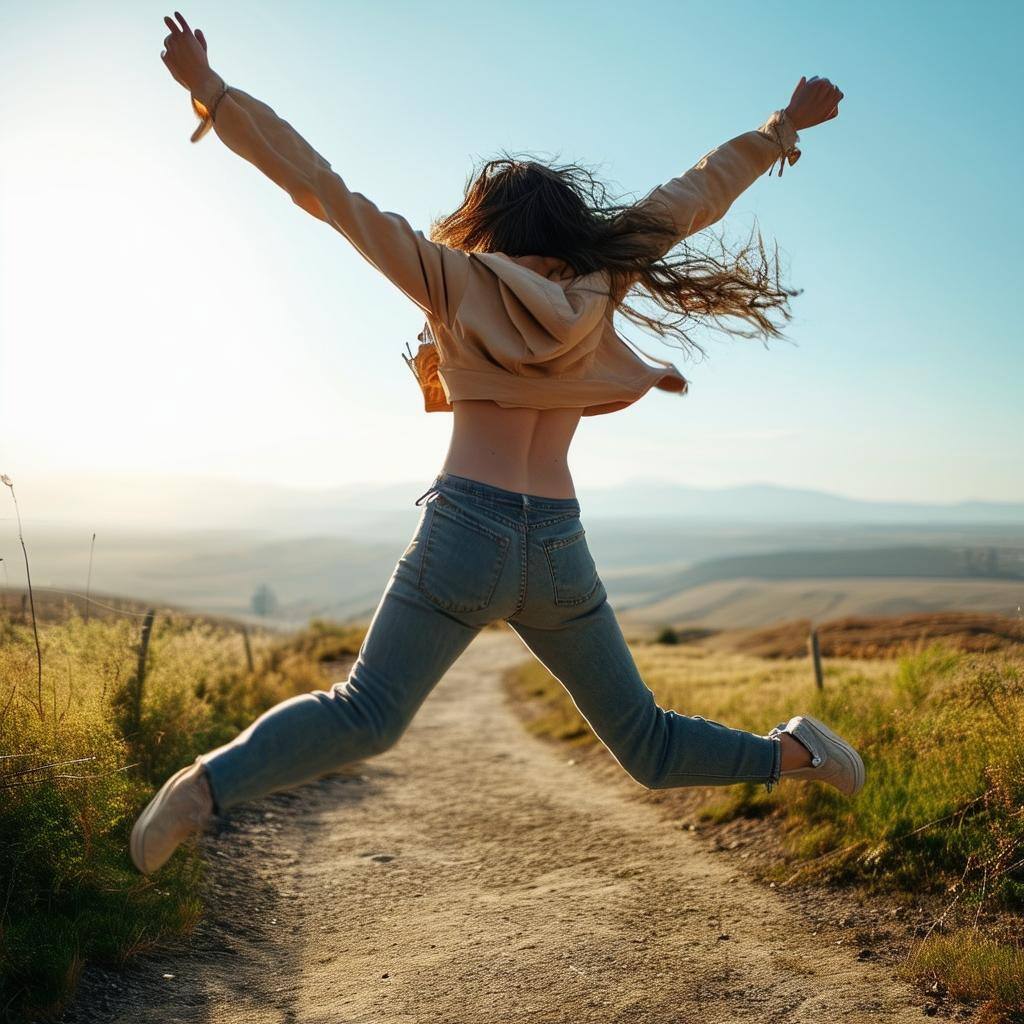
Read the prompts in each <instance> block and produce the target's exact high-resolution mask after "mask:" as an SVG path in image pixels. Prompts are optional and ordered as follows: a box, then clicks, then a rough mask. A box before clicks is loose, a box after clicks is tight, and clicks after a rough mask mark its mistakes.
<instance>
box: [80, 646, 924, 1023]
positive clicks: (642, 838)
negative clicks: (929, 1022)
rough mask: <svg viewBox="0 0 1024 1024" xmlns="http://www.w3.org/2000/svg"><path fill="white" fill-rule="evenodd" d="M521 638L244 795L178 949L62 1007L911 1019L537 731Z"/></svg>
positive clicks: (447, 1015)
mask: <svg viewBox="0 0 1024 1024" xmlns="http://www.w3.org/2000/svg"><path fill="white" fill-rule="evenodd" d="M524 656H526V651H525V648H523V646H522V645H521V644H520V642H519V641H518V640H517V639H516V638H515V637H514V636H511V635H510V634H507V633H502V632H496V633H491V632H485V633H484V634H482V635H481V636H480V637H479V638H478V639H477V640H476V641H475V642H474V643H473V645H472V646H471V647H470V649H469V650H468V651H467V652H466V653H465V655H463V657H462V658H461V659H460V660H459V662H458V663H457V664H456V665H455V667H454V668H453V669H452V671H451V672H450V673H449V674H448V676H447V677H446V678H445V679H444V681H443V682H442V683H441V685H440V686H439V687H438V689H437V691H436V692H435V693H434V694H433V695H432V696H431V697H430V699H429V700H428V701H427V703H426V704H425V706H424V708H423V709H422V711H421V713H420V715H419V717H418V718H417V719H416V721H415V722H414V723H413V725H412V727H411V728H410V730H409V732H408V733H407V734H406V735H405V736H404V737H403V739H402V741H401V742H400V743H399V744H398V746H397V747H395V748H394V749H393V750H392V751H390V752H389V753H387V754H385V755H384V756H382V757H380V758H377V759H376V760H374V761H372V762H369V763H367V764H364V765H362V766H360V767H359V769H358V771H359V774H358V775H352V776H350V777H337V778H333V779H329V780H325V781H324V782H321V783H319V784H317V785H313V786H307V787H304V788H303V789H301V790H298V791H296V792H294V793H290V794H284V795H278V796H274V797H271V798H268V799H267V800H264V801H261V802H260V803H259V804H257V805H255V806H254V807H252V808H250V809H247V810H245V811H244V812H242V813H241V814H238V815H235V816H234V817H233V818H232V819H231V820H230V821H229V822H227V823H226V824H224V825H223V826H222V827H221V829H220V830H219V832H218V834H216V835H213V836H211V837H210V838H209V839H208V840H205V841H204V842H205V847H206V851H207V853H208V855H209V857H210V860H211V862H212V864H213V870H212V872H211V874H212V892H211V906H210V909H209V912H208V914H207V917H206V918H205V920H204V923H203V925H202V926H201V927H200V930H199V932H198V934H197V935H196V936H194V937H193V939H192V940H191V942H190V943H189V946H188V948H187V949H183V950H181V951H179V952H169V953H167V954H165V955H162V956H160V957H154V958H148V959H147V960H145V961H143V962H141V963H140V964H139V965H138V966H136V967H134V968H133V969H132V970H131V971H130V972H128V974H126V975H104V974H92V975H90V976H89V977H88V978H87V979H86V983H85V985H84V986H83V994H82V999H81V1001H80V1004H79V1007H80V1008H79V1009H77V1010H76V1011H75V1012H74V1013H73V1014H70V1015H68V1017H67V1020H68V1022H75V1024H85V1022H92V1021H99V1020H103V1021H110V1022H124V1024H127V1022H129V1021H130V1022H132V1024H136V1022H157V1021H159V1022H161V1024H171V1022H177V1021H182V1022H184V1021H188V1022H199V1021H202V1022H211V1024H212V1022H216V1024H230V1022H242V1021H244V1022H246V1024H263V1022H275V1024H277V1022H290V1021H295V1022H301V1024H392V1022H394V1024H398V1022H401V1024H405V1022H408V1024H433V1022H443V1024H478V1022H479V1024H484V1022H486V1024H512V1022H519V1021H538V1022H565V1024H590V1022H595V1024H596V1022H602V1024H606V1022H617V1024H618V1022H621V1024H648V1022H649V1024H655V1022H657V1024H674V1022H686V1024H694V1022H698V1024H714V1022H719V1021H721V1022H726V1021H729V1022H732V1021H772V1022H776V1021H778V1022H790V1021H797V1022H802V1021H807V1022H811V1021H813V1022H815V1024H821V1022H830V1021H842V1022H844V1024H854V1022H859V1021H911V1020H913V1021H918V1020H920V1019H921V1017H922V1011H921V1007H920V1005H917V1006H914V1005H913V995H912V993H911V992H910V990H909V989H908V988H906V987H905V986H903V985H901V984H899V983H897V982H896V981H894V980H893V979H892V977H891V971H890V969H888V968H886V967H884V966H882V965H880V964H872V963H870V962H861V961H858V959H857V957H856V950H855V949H851V948H848V947H846V946H843V947H836V946H835V945H834V944H826V940H824V939H822V938H821V937H819V936H816V935H814V934H811V933H810V931H809V926H807V925H804V924H802V922H801V921H800V920H799V919H797V918H796V917H794V915H793V914H792V912H791V911H789V910H787V909H786V908H785V907H784V906H783V904H782V901H781V900H780V899H779V898H778V897H776V896H775V895H774V894H773V893H772V892H771V891H770V890H766V889H765V888H764V887H763V886H760V885H757V884H755V883H752V882H748V881H746V880H745V879H743V878H742V877H736V871H735V866H734V865H732V866H731V865H729V864H727V863H723V862H722V861H721V859H720V858H719V859H716V858H715V857H713V856H712V855H710V854H708V853H707V852H706V851H704V850H703V849H702V848H701V846H700V844H699V841H698V840H695V839H694V838H693V837H692V836H690V835H688V834H687V833H685V832H682V831H680V830H679V829H678V828H674V827H673V826H672V824H671V823H670V822H668V821H666V820H665V819H664V817H663V816H661V815H659V813H658V811H657V810H656V808H653V807H651V806H648V805H646V804H644V803H643V802H640V801H635V800H631V799H629V793H628V786H632V785H634V784H633V783H630V782H628V780H627V781H626V782H625V783H624V784H623V785H621V786H619V785H611V784H608V783H605V782H602V781H600V780H595V778H594V777H593V776H592V775H590V774H589V773H584V772H582V771H581V770H580V769H579V768H575V767H573V766H572V765H570V764H569V763H567V761H566V760H565V759H564V758H560V757H559V755H558V752H557V750H555V749H554V748H552V747H550V746H549V745H547V744H544V743H542V742H540V741H539V740H535V739H533V738H532V737H529V736H527V735H526V734H525V733H524V731H523V729H522V727H521V725H520V724H519V723H518V721H517V720H516V718H515V717H514V715H513V713H512V711H511V709H510V708H508V707H507V706H506V704H505V701H504V699H503V693H502V688H501V684H500V671H501V670H502V669H503V668H505V667H506V666H508V665H510V664H512V663H514V662H516V661H519V660H521V659H522V658H523V657H524ZM165 974H170V975H173V977H171V978H165V977H164V975H165Z"/></svg>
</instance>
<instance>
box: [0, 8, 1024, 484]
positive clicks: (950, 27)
mask: <svg viewBox="0 0 1024 1024" xmlns="http://www.w3.org/2000/svg"><path fill="white" fill-rule="evenodd" d="M172 10H173V8H171V7H164V6H159V5H156V4H151V3H148V2H142V3H138V2H133V3H121V4H104V3H93V4H88V5H85V4H59V3H40V4H31V5H21V6H20V7H18V8H14V7H13V6H11V5H8V6H7V9H6V12H5V19H4V21H5V27H6V31H5V33H4V40H3V42H2V43H0V47H2V51H3V52H2V58H3V59H2V61H0V85H2V87H3V88H2V95H0V123H2V124H3V147H2V148H3V152H4V158H3V160H2V161H0V189H2V193H0V216H2V219H0V225H2V242H0V271H2V274H0V463H2V465H0V471H4V472H9V473H11V474H12V475H18V476H19V477H25V476H32V475H37V474H38V475H46V474H51V475H52V474H60V473H65V472H68V471H70V470H76V471H83V470H84V471H86V472H97V473H99V472H106V471H118V472H124V471H127V472H138V471H146V472H161V473H163V472H167V473H187V474H190V475H191V474H199V475H213V476H231V477H240V478H244V479H250V480H273V481H275V482H279V483H290V484H296V485H303V486H315V487H319V486H323V487H329V486H333V485H337V484H340V483H347V482H351V481H355V480H393V479H401V480H407V479H423V480H426V481H429V479H431V478H432V476H433V474H434V473H435V472H436V471H437V469H439V468H440V465H441V462H442V460H443V457H444V453H445V450H446V447H447V440H448V431H449V428H450V417H448V416H445V415H436V414H434V415H427V414H425V413H423V412H422V408H421V405H420V396H419V392H418V389H417V388H416V384H415V381H414V380H413V378H412V376H411V374H410V373H409V370H408V369H407V368H406V366H405V365H404V364H403V362H402V361H401V359H400V357H399V353H400V351H401V350H402V348H403V346H404V344H405V342H406V341H409V342H410V343H411V344H414V343H415V335H416V333H417V331H418V330H419V329H420V327H421V325H422V317H421V315H420V313H419V311H418V310H417V309H416V308H415V307H414V306H413V305H412V304H411V303H410V302H409V300H407V299H406V298H404V296H402V295H401V294H400V293H399V292H398V291H397V290H395V289H394V288H393V287H392V286H391V285H390V284H389V283H388V282H387V281H386V280H385V279H384V278H383V277H381V276H380V275H378V274H377V272H376V271H374V270H373V268H371V267H370V266H369V265H367V264H366V263H365V262H364V261H363V260H362V258H361V257H360V256H359V255H358V254H357V253H355V251H354V250H352V249H351V248H350V247H349V246H348V243H347V242H346V241H345V240H344V239H343V238H342V237H341V236H340V235H338V234H337V233H336V232H334V231H333V230H332V229H331V228H329V227H327V226H326V225H324V224H322V223H319V222H317V221H315V220H314V219H313V218H311V217H309V216H308V215H307V214H305V213H303V211H301V210H299V209H298V207H296V206H294V205H293V204H292V203H291V201H290V200H289V198H288V197H287V195H285V193H283V192H282V191H280V190H279V189H278V188H277V187H276V186H275V185H273V184H272V183H271V182H270V181H268V180H267V179H265V178H263V177H262V176H261V175H260V174H259V172H258V171H256V170H255V168H253V167H251V166H250V165H248V164H246V163H245V162H244V161H242V160H241V159H239V158H238V157H237V156H235V155H234V154H232V153H231V152H230V151H228V150H227V149H226V147H224V146H223V144H221V143H220V142H219V140H218V139H217V138H216V137H215V136H214V135H213V134H212V133H211V134H210V135H208V136H207V137H206V138H205V139H204V140H202V141H201V142H200V143H199V144H197V145H192V144H191V143H189V141H188V137H189V134H190V133H191V131H192V129H193V127H194V126H195V118H194V116H193V114H192V112H191V108H190V106H189V102H188V96H187V93H185V91H184V90H182V89H181V88H180V87H179V86H178V85H177V84H176V83H175V82H174V81H173V80H172V79H171V78H170V76H169V75H168V73H167V71H166V69H165V67H164V65H163V64H162V62H161V61H160V58H159V53H160V50H161V48H162V40H163V36H164V35H165V34H166V29H165V27H164V26H163V23H162V16H163V14H165V13H171V11H172ZM1022 12H1024V7H1022V5H1020V4H1016V3H1003V4H971V5H967V4H962V3H958V4H953V3H903V4H898V5H893V4H883V3H875V4H866V3H856V4H854V3H848V4H838V3H830V4H827V5H822V4H820V3H817V4H812V3H803V2H800V3H785V4H780V3H765V2H756V3H753V2H751V3H747V2H743V3H739V2H736V3H720V4H708V3H706V2H705V3H699V4H697V3H685V2H677V3H645V4H640V5H628V4H621V3H608V2H596V3H578V4H574V3H564V2H560V3H540V2H526V3H518V4H514V5H496V4H495V5H492V4H481V3H479V2H462V0H458V2H450V3H444V4H426V3H393V2H387V0H379V2H374V3H372V4H371V3H360V4H356V3H330V4H328V3H311V2H306V3H288V4H267V3H257V2H252V0H247V2H245V3H234V2H233V3H217V4H204V3H198V4H194V5H193V6H190V7H186V8H185V9H184V10H183V13H184V14H185V16H186V17H187V18H188V19H189V21H190V22H191V24H192V25H193V26H194V27H195V26H198V27H201V28H203V30H204V32H205V33H206V36H207V38H208V40H209V43H210V52H211V61H212V63H213V65H214V67H215V68H216V69H217V70H218V71H219V72H220V73H221V74H222V75H223V76H224V77H225V79H226V80H227V81H229V82H230V83H232V84H235V85H238V86H239V87H241V88H243V89H245V90H246V91H247V92H250V93H252V94H253V95H255V96H257V97H259V98H260V99H262V100H264V101H265V102H267V103H269V104H270V105H271V106H272V107H274V109H275V110H276V111H277V112H278V113H279V114H280V115H281V116H282V117H284V118H286V119H287V120H289V121H290V122H291V123H292V124H293V125H294V126H295V127H296V128H297V129H298V130H299V131H300V132H301V133H302V134H303V135H305V136H306V138H307V139H309V141H310V142H311V143H312V144H313V145H314V146H315V147H316V148H317V149H318V150H319V151H320V152H321V153H323V154H324V156H326V157H327V158H328V159H329V160H330V161H331V163H332V165H333V166H334V168H335V169H336V170H337V171H338V172H339V173H341V174H342V175H343V176H344V177H345V179H346V181H347V182H348V183H349V185H350V186H351V187H352V188H354V189H357V190H359V191H362V192H364V193H365V194H367V195H368V196H370V197H371V198H372V199H374V200H375V201H376V202H377V203H378V205H380V206H381V207H383V208H385V209H392V210H398V211H400V212H401V213H403V214H404V215H405V216H407V217H408V218H409V220H410V221H411V222H412V223H413V224H414V225H415V226H419V227H423V228H426V227H427V225H428V223H429V221H430V219H431V218H432V217H434V216H436V215H437V214H439V213H442V212H446V211H448V210H450V209H451V208H453V207H454V206H455V205H457V203H458V201H459V199H460V197H461V194H462V187H463V184H464V182H465V179H466V176H467V174H468V173H469V172H470V171H471V169H472V167H473V165H474V163H476V162H479V161H480V160H482V159H484V158H486V157H488V156H490V155H493V154H494V153H496V152H497V151H498V150H499V149H502V148H505V149H511V150H530V151H533V152H535V153H540V154H542V155H548V156H557V157H558V158H560V159H572V160H580V161H583V162H585V163H588V164H590V165H596V167H597V170H598V171H599V172H600V173H601V174H602V175H603V176H604V177H605V179H606V180H608V181H609V183H610V184H611V185H612V186H613V188H614V189H616V190H618V191H620V192H623V193H627V194H630V195H632V196H634V197H639V196H641V195H643V194H644V193H646V192H647V191H648V190H649V189H650V188H651V187H652V186H653V185H655V184H657V183H658V182H660V181H664V180H666V179H668V178H670V177H672V176H673V175H675V174H678V173H681V172H682V171H684V170H685V169H686V168H688V167H689V166H691V165H692V164H693V163H695V162H696V161H697V160H698V159H699V158H700V156H701V155H702V154H703V153H705V152H706V151H707V150H709V149H710V148H712V147H713V146H715V145H717V144H719V143H720V142H723V141H725V140H726V139H728V138H731V137H732V136H734V135H736V134H739V133H740V132H743V131H746V130H749V129H751V128H754V127H756V126H757V125H758V124H759V123H760V122H761V121H762V120H763V119H764V118H765V117H766V116H767V115H768V114H769V113H770V112H771V111H772V110H773V109H775V108H777V107H780V106H785V104H786V103H787V102H788V100H789V96H790V94H791V92H792V89H793V86H794V84H795V82H796V81H797V80H798V79H799V77H800V75H801V74H806V75H807V76H811V75H814V74H819V75H825V76H828V77H829V78H831V79H832V80H833V81H834V82H836V83H837V84H838V85H839V87H840V88H841V89H842V90H843V91H844V93H845V94H846V98H845V99H844V100H843V103H842V106H841V114H840V117H839V118H838V119H836V120H834V121H831V122H829V123H827V124H825V125H823V126H820V127H818V128H815V129H810V130H808V131H806V132H805V133H803V135H802V137H801V147H802V149H803V157H802V159H801V160H800V162H799V163H798V164H796V165H795V166H793V167H788V168H787V169H786V172H785V174H784V175H783V177H782V178H781V179H779V178H774V177H773V178H768V177H767V176H766V177H764V178H762V179H760V180H759V181H757V182H756V183H755V184H754V185H753V187H752V188H751V189H750V190H749V191H748V192H747V193H746V194H744V195H743V196H742V197H741V198H740V199H739V200H738V201H737V203H736V204H735V205H734V207H733V208H732V210H731V211H730V213H729V214H728V216H727V218H726V220H725V222H724V226H725V227H726V229H727V231H728V232H729V235H730V236H731V237H740V236H742V235H744V234H745V233H746V232H747V231H748V230H749V228H750V226H751V224H752V219H753V218H754V217H755V216H756V217H757V219H758V222H759V225H760V228H761V230H762V232H763V233H764V234H765V236H766V237H767V238H768V239H769V240H776V241H778V243H779V246H780V248H781V251H782V254H783V258H784V261H785V266H786V268H787V271H788V272H787V278H788V280H789V281H790V282H791V283H792V284H794V285H796V286H798V287H801V288H803V289H804V290H803V293H802V294H801V295H800V296H798V297H797V298H796V299H795V300H794V302H793V308H794V313H795V318H794V320H793V321H792V322H791V324H790V325H789V327H788V329H787V333H788V335H789V336H790V338H791V339H792V340H793V342H795V344H789V343H786V342H773V343H771V345H770V346H769V348H768V349H767V350H766V349H765V348H764V347H762V345H761V344H760V343H759V342H756V341H747V340H743V339H737V340H735V341H726V340H720V339H716V338H711V339H710V340H709V352H710V359H708V360H706V361H704V362H701V363H687V362H685V361H683V360H681V359H677V358H676V356H677V353H675V351H674V350H672V349H670V348H667V347H666V346H665V345H664V343H662V342H660V341H658V340H656V339H648V338H645V337H644V336H643V335H642V333H640V332H638V331H637V330H636V329H634V328H628V329H627V333H629V335H630V337H632V338H634V339H635V340H636V341H637V342H638V343H639V344H640V345H641V347H644V348H646V349H647V351H649V352H651V353H652V354H658V355H662V356H667V357H668V358H672V359H675V360H676V361H677V364H678V365H679V366H680V368H681V369H682V370H683V372H684V373H687V375H688V376H690V377H691V379H692V385H691V393H690V395H688V396H687V397H686V398H682V399H680V398H678V397H676V396H672V395H667V394H661V393H657V392H652V393H651V394H650V395H648V396H647V397H646V398H644V399H643V400H642V401H641V402H639V403H637V404H636V405H635V406H633V407H631V408H630V409H628V410H625V411H623V412H619V413H614V414H612V415H608V416H601V417H593V418H588V419H586V420H584V422H583V423H582V425H581V427H580V431H579V434H578V438H577V441H576V444H575V447H574V451H573V457H572V460H571V465H572V468H573V472H574V475H575V477H576V480H577V483H578V484H579V485H581V486H582V485H587V486H592V485H596V484H600V483H602V482H615V481H620V480H623V479H627V478H630V477H633V476H661V477H665V478H668V479H673V480H680V481H685V482H688V483H691V484H695V485H701V486H718V485H727V484H735V483H743V482H753V481H761V482H771V483H777V484H782V485H790V486H800V487H811V488H820V489H824V490H831V491H836V492H839V493H843V494H847V495H852V496H856V497H863V498H877V499H888V500H922V501H954V500H959V499H966V498H981V499H992V500H1017V501H1020V500H1024V473H1022V472H1021V470H1022V469H1024V459H1022V458H1021V454H1020V453H1021V448H1022V441H1024V403H1022V402H1021V400H1020V391H1021V384H1022V381H1024V355H1022V341H1024V338H1022V334H1024V330H1022V328H1021V326H1020V317H1019V313H1018V310H1017V307H1016V302H1015V297H1016V295H1017V294H1019V292H1020V283H1019V268H1020V256H1019V247H1020V240H1021V237H1022V234H1024V201H1022V199H1021V196H1020V167H1021V165H1022V160H1024V127H1022V125H1024V118H1022V117H1021V113H1020V106H1019V104H1020V96H1021V94H1022V92H1024V73H1022V71H1021V61H1020V59H1019V51H1018V46H1019V39H1020V35H1021V31H1022V29H1024V13H1022Z"/></svg>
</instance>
